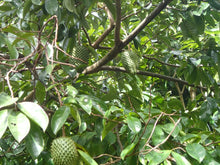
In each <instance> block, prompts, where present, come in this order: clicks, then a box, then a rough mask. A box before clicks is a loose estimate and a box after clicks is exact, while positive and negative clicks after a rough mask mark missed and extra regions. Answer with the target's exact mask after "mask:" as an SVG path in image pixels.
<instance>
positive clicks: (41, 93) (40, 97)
mask: <svg viewBox="0 0 220 165" xmlns="http://www.w3.org/2000/svg"><path fill="white" fill-rule="evenodd" d="M35 96H36V99H37V101H38V102H39V104H41V103H43V101H44V99H45V96H46V90H45V86H44V85H43V84H42V83H41V82H40V81H38V82H37V84H36V92H35Z"/></svg>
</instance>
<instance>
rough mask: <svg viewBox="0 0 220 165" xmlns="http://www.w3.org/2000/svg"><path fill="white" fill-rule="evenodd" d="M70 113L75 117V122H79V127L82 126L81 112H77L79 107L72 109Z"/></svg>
mask: <svg viewBox="0 0 220 165" xmlns="http://www.w3.org/2000/svg"><path fill="white" fill-rule="evenodd" d="M70 113H71V115H72V116H73V118H74V120H76V121H77V123H78V124H79V126H80V125H81V123H82V122H81V117H80V115H79V112H78V110H77V107H75V106H73V107H70Z"/></svg>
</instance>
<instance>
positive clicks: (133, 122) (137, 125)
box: [127, 116, 141, 134]
mask: <svg viewBox="0 0 220 165" xmlns="http://www.w3.org/2000/svg"><path fill="white" fill-rule="evenodd" d="M127 123H128V127H129V128H130V130H131V131H132V132H133V133H135V134H137V133H138V132H140V130H141V122H140V120H139V119H138V118H136V117H133V116H128V117H127Z"/></svg>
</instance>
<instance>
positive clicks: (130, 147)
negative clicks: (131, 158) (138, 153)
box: [120, 143, 136, 160]
mask: <svg viewBox="0 0 220 165" xmlns="http://www.w3.org/2000/svg"><path fill="white" fill-rule="evenodd" d="M135 145H136V144H135V143H131V144H130V145H128V146H127V147H126V148H124V149H123V151H122V152H121V155H120V157H121V159H122V160H124V159H125V156H126V155H128V154H129V153H130V152H131V151H132V150H133V149H134V147H135Z"/></svg>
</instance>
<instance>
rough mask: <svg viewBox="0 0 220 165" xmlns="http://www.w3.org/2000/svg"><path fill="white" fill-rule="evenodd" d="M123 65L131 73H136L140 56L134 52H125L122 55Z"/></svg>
mask: <svg viewBox="0 0 220 165" xmlns="http://www.w3.org/2000/svg"><path fill="white" fill-rule="evenodd" d="M121 60H122V64H123V66H124V67H125V69H126V70H127V71H128V72H130V73H136V72H137V67H138V64H139V59H138V56H137V55H136V54H135V53H134V52H133V51H124V52H123V53H122V55H121Z"/></svg>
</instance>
